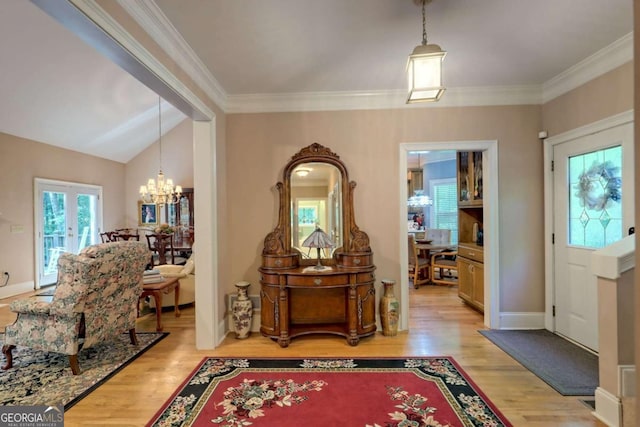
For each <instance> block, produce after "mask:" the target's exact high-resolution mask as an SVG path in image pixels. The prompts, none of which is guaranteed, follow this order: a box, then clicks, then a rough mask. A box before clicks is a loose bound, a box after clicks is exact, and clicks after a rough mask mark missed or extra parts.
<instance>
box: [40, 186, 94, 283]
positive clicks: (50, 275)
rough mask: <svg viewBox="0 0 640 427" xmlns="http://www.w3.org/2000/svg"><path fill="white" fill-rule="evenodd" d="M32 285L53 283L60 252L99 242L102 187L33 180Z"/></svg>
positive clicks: (75, 251)
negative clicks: (34, 250)
mask: <svg viewBox="0 0 640 427" xmlns="http://www.w3.org/2000/svg"><path fill="white" fill-rule="evenodd" d="M35 187H36V198H37V200H36V202H35V206H36V214H35V218H36V230H37V233H36V269H37V275H36V287H37V288H40V287H42V286H45V285H49V284H52V283H55V282H56V279H57V273H58V268H57V261H58V256H59V255H60V254H61V253H62V252H73V253H78V252H79V251H80V250H82V248H84V247H85V246H89V245H92V244H95V243H97V242H98V241H99V230H100V229H99V226H100V224H101V222H102V219H101V218H102V204H101V194H102V188H101V187H98V186H91V185H83V184H75V183H68V182H61V181H52V180H44V179H38V178H37V179H36V181H35Z"/></svg>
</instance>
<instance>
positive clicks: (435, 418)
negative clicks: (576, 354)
mask: <svg viewBox="0 0 640 427" xmlns="http://www.w3.org/2000/svg"><path fill="white" fill-rule="evenodd" d="M205 425H206V426H229V427H231V426H233V427H240V426H249V425H251V426H254V427H259V426H269V427H274V426H278V427H289V426H291V427H293V426H296V427H297V426H310V427H314V426H362V427H396V426H415V427H418V426H433V427H436V426H442V427H444V426H451V427H454V426H491V427H498V426H511V423H509V421H507V419H506V418H505V417H504V416H503V415H502V414H501V413H500V411H499V410H498V409H497V408H496V407H495V406H494V405H493V404H492V403H491V402H490V401H489V399H487V397H486V396H485V395H484V394H483V393H482V391H481V390H480V389H479V388H478V387H477V386H476V385H475V384H474V383H473V381H471V379H470V378H469V377H468V375H467V374H466V373H465V372H464V371H463V370H462V369H461V368H460V366H458V364H457V363H456V362H455V361H454V360H453V359H452V358H451V357H425V358H413V359H216V358H205V359H204V360H203V361H202V363H201V364H200V365H199V366H198V367H197V368H196V369H195V370H194V371H193V373H192V374H191V375H190V376H189V377H188V378H187V379H186V380H185V381H184V382H183V384H182V385H181V386H180V387H179V388H178V390H177V391H176V392H175V393H174V395H173V396H172V397H171V398H170V399H169V400H168V401H167V402H166V403H165V405H164V406H163V407H162V408H161V409H160V410H159V411H158V412H157V413H156V415H155V416H154V417H153V419H152V420H151V421H149V423H147V426H205Z"/></svg>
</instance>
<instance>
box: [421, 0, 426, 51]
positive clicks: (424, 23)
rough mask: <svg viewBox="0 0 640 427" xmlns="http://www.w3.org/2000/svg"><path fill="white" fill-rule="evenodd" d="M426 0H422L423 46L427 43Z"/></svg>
mask: <svg viewBox="0 0 640 427" xmlns="http://www.w3.org/2000/svg"><path fill="white" fill-rule="evenodd" d="M425 3H426V0H422V46H425V45H426V44H427V18H426V14H425V12H424V9H425V8H424V5H425Z"/></svg>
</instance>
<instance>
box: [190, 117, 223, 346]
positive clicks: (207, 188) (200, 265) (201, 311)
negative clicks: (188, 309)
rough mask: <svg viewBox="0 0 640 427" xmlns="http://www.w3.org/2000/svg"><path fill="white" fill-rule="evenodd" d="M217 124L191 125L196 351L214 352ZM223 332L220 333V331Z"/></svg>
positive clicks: (218, 336) (218, 321)
mask: <svg viewBox="0 0 640 427" xmlns="http://www.w3.org/2000/svg"><path fill="white" fill-rule="evenodd" d="M217 147H218V145H217V139H216V120H215V119H214V120H213V121H211V122H196V121H194V122H193V181H194V182H193V185H194V187H195V188H197V189H198V199H197V203H195V204H194V209H195V212H194V215H193V216H194V219H195V224H194V225H195V228H196V230H198V235H199V236H202V238H199V239H198V241H197V243H196V248H195V250H194V252H193V253H194V256H195V263H196V266H197V269H198V274H196V275H195V277H196V288H195V289H196V296H195V300H196V301H198V303H196V305H195V307H196V348H197V349H198V350H207V349H214V348H216V346H218V345H219V344H220V343H221V342H222V340H223V339H224V335H225V334H224V325H225V316H224V313H221V312H220V308H219V306H220V300H221V299H222V298H224V295H223V294H221V289H223V287H222V286H221V283H223V281H222V278H221V273H220V269H219V268H218V265H219V260H220V249H219V247H218V240H219V235H218V221H219V219H218V197H220V192H219V191H217V189H218V176H217V173H218V171H219V168H218V167H217V151H216V150H217ZM221 328H222V329H221Z"/></svg>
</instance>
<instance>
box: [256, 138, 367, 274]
mask: <svg viewBox="0 0 640 427" xmlns="http://www.w3.org/2000/svg"><path fill="white" fill-rule="evenodd" d="M308 163H324V164H329V165H333V166H335V167H336V168H337V170H338V171H339V173H340V178H341V179H340V180H339V184H340V186H341V188H340V204H341V216H342V217H341V218H340V220H341V225H342V235H341V236H340V238H341V240H342V244H341V246H340V247H337V248H336V249H335V250H334V251H333V257H332V259H330V260H323V264H325V265H335V266H336V267H337V268H362V267H367V266H371V265H372V262H373V260H372V252H371V248H370V246H369V236H367V233H365V232H364V231H361V230H360V229H359V228H358V226H357V225H356V222H355V215H354V209H353V191H354V189H355V187H356V183H355V182H354V181H349V173H348V172H347V168H346V167H345V165H344V163H343V162H342V161H341V160H340V157H339V156H338V155H337V154H336V153H334V152H332V151H331V150H330V149H329V148H328V147H324V146H323V145H320V144H318V143H313V144H311V145H310V146H308V147H305V148H303V149H302V150H300V151H299V152H298V153H296V154H295V155H294V156H293V157H292V158H291V160H290V161H289V163H287V165H286V166H285V168H284V172H283V177H282V181H281V182H278V183H277V184H276V189H277V190H278V193H279V207H278V223H277V226H276V228H275V229H274V230H273V231H272V232H271V233H269V234H268V235H267V237H266V238H265V239H264V248H263V251H262V260H263V262H262V266H263V268H273V269H281V268H294V267H298V266H301V265H311V264H314V263H315V262H316V260H313V259H303V257H302V254H301V253H300V251H299V250H297V249H296V248H295V247H293V245H292V228H293V227H292V217H293V215H292V200H291V197H292V196H291V195H292V188H291V182H292V174H293V173H294V170H296V168H298V167H300V166H301V165H304V164H308Z"/></svg>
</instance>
